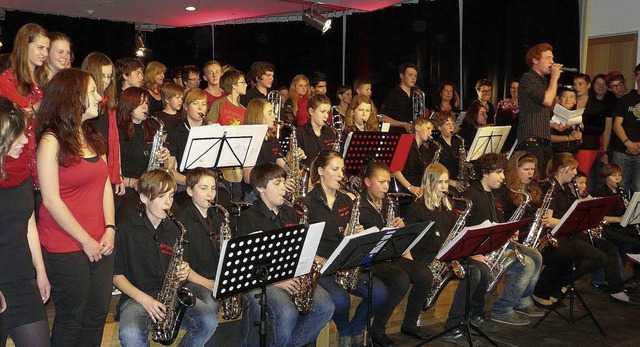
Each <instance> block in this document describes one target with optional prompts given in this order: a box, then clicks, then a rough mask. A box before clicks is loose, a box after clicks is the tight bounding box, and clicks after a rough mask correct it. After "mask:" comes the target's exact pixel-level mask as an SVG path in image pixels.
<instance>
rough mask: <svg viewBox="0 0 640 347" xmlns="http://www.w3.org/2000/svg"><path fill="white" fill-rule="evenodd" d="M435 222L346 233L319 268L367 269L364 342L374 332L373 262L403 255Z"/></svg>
mask: <svg viewBox="0 0 640 347" xmlns="http://www.w3.org/2000/svg"><path fill="white" fill-rule="evenodd" d="M433 223H434V222H424V223H416V224H411V225H408V226H405V227H403V228H385V229H382V230H381V231H378V228H376V227H373V228H369V229H367V230H365V231H364V232H362V233H360V234H356V235H352V236H347V237H345V238H344V239H343V240H342V242H341V243H340V244H339V245H338V247H337V248H336V250H335V251H334V252H333V253H332V254H331V256H330V257H329V258H328V259H327V262H326V263H325V264H324V266H323V267H322V269H321V270H320V273H321V274H333V273H335V272H338V271H340V270H343V269H349V268H353V267H356V266H364V270H365V271H368V273H369V278H368V282H367V293H368V297H367V329H366V330H365V334H364V340H363V341H364V342H363V343H364V346H367V343H368V340H369V339H368V336H369V335H370V334H371V312H372V310H373V309H372V304H371V296H372V295H373V271H371V265H372V264H374V263H378V262H382V261H385V260H390V259H395V258H399V257H401V256H402V255H403V254H404V253H406V252H408V251H409V250H411V248H413V247H414V246H415V245H416V244H417V243H418V242H419V241H420V240H421V239H422V238H423V237H424V235H426V233H427V231H428V230H429V229H430V228H431V226H433Z"/></svg>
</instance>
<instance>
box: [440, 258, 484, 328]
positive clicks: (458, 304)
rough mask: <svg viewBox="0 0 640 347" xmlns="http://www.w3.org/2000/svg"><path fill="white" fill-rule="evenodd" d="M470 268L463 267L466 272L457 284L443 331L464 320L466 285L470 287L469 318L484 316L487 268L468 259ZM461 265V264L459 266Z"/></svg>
mask: <svg viewBox="0 0 640 347" xmlns="http://www.w3.org/2000/svg"><path fill="white" fill-rule="evenodd" d="M469 262H470V266H468V267H467V266H466V265H464V270H465V271H467V270H468V271H467V274H466V276H464V279H463V280H461V281H460V283H458V288H457V289H456V293H455V294H454V295H453V301H452V302H451V308H450V309H449V317H448V318H447V321H446V322H445V324H444V328H445V329H449V328H451V327H453V326H454V325H457V324H459V323H460V322H462V320H463V319H464V307H465V303H466V301H465V299H466V296H467V285H470V286H471V288H470V295H471V298H469V303H470V305H471V306H470V308H469V317H478V316H483V315H484V298H485V296H486V295H487V287H488V286H489V272H490V270H489V267H488V266H487V265H486V264H485V263H482V262H479V261H476V260H473V259H470V260H469ZM461 265H462V264H461Z"/></svg>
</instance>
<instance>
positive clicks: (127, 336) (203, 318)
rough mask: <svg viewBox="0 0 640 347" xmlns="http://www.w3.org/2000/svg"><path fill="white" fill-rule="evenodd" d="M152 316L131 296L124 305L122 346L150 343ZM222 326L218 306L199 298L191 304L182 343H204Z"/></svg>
mask: <svg viewBox="0 0 640 347" xmlns="http://www.w3.org/2000/svg"><path fill="white" fill-rule="evenodd" d="M151 324H152V321H151V317H149V313H147V311H146V310H145V309H144V307H142V305H140V304H139V303H138V302H137V301H135V300H133V299H131V298H129V299H127V300H126V301H125V302H123V303H122V305H121V306H120V332H119V335H120V343H121V344H122V346H124V347H127V346H136V347H138V346H149V345H150V344H149V331H150V330H151ZM217 327H218V310H217V307H216V308H215V311H214V308H213V307H212V306H210V305H208V304H206V303H205V302H204V301H202V300H198V299H196V304H195V306H193V307H190V308H187V310H186V312H185V315H184V318H183V319H182V323H181V325H180V328H181V329H186V330H187V333H186V334H185V335H184V337H182V340H181V341H180V344H179V345H178V346H190V347H191V346H204V345H205V343H207V341H209V339H210V338H211V336H213V333H214V332H215V329H216V328H217Z"/></svg>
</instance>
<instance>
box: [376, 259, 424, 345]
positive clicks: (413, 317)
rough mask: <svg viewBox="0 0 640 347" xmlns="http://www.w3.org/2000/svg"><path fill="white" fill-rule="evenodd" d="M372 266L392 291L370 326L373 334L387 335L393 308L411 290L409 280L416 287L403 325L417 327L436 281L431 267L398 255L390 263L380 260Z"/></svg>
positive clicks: (410, 298)
mask: <svg viewBox="0 0 640 347" xmlns="http://www.w3.org/2000/svg"><path fill="white" fill-rule="evenodd" d="M373 268H374V269H375V275H376V277H377V278H380V279H381V280H382V282H383V283H384V285H385V286H386V287H387V291H388V292H389V297H388V298H387V301H386V302H385V303H384V305H383V306H382V307H381V308H380V310H379V311H378V313H377V314H376V317H375V319H374V320H373V325H372V326H371V331H372V333H373V335H374V336H376V335H380V334H384V332H385V327H386V325H387V322H388V321H389V318H391V315H392V314H393V309H394V308H395V307H396V306H398V304H399V303H400V301H402V298H404V296H405V294H406V293H407V291H408V290H409V283H413V287H412V288H411V293H410V294H409V298H408V299H407V308H406V310H405V313H404V320H403V322H402V328H415V327H416V326H417V322H418V316H420V312H421V311H422V305H424V303H425V301H426V300H427V296H428V295H429V290H430V289H431V283H432V281H433V275H432V274H431V271H430V270H429V268H428V267H427V266H426V265H424V264H422V263H418V262H416V261H413V260H409V259H406V258H399V259H397V260H395V261H392V262H389V263H387V262H382V263H378V264H376V265H374V267H373Z"/></svg>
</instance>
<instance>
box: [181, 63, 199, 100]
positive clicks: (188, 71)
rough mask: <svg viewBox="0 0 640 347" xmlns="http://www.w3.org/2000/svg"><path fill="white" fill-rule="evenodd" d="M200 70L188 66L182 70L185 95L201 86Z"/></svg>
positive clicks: (193, 66)
mask: <svg viewBox="0 0 640 347" xmlns="http://www.w3.org/2000/svg"><path fill="white" fill-rule="evenodd" d="M200 81H202V79H201V78H200V70H199V69H198V67H196V66H195V65H187V66H185V67H183V68H182V82H183V83H184V94H185V95H186V94H187V92H188V91H189V90H190V89H192V88H198V87H199V86H200Z"/></svg>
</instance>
